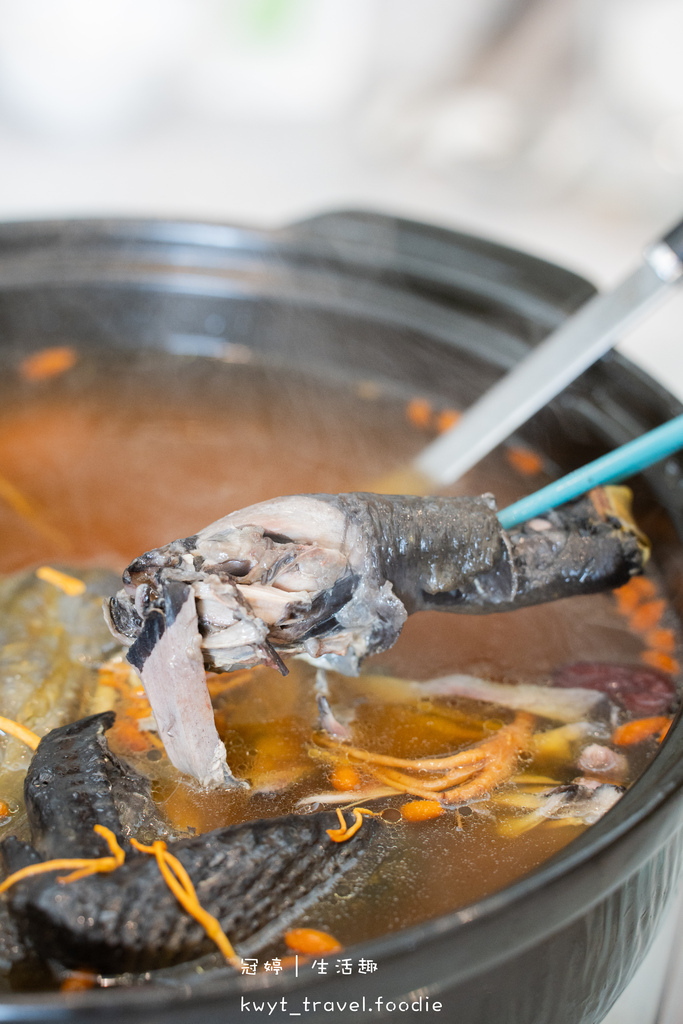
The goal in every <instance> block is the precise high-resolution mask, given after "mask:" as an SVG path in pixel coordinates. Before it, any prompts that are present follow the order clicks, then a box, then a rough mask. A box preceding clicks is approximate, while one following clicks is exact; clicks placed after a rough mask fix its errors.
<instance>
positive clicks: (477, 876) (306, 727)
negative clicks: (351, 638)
mask: <svg viewBox="0 0 683 1024" xmlns="http://www.w3.org/2000/svg"><path fill="white" fill-rule="evenodd" d="M245 360H246V361H245V362H238V363H226V362H223V361H220V360H211V359H206V358H191V357H181V356H172V355H164V354H162V353H158V352H155V353H153V354H152V353H141V354H140V353H127V354H126V355H125V357H122V356H116V355H113V354H111V353H107V352H102V351H100V350H85V349H84V350H82V351H80V352H78V353H75V357H74V359H73V361H72V365H69V366H68V367H67V368H66V369H65V370H64V371H63V372H62V371H60V372H58V373H55V374H48V375H47V376H43V377H40V376H38V377H37V378H36V377H35V375H34V376H33V377H31V375H30V374H27V373H26V372H25V370H22V367H21V366H14V367H12V368H10V370H8V372H6V373H5V374H4V383H3V385H2V392H3V393H2V403H1V405H0V538H1V542H0V572H1V573H3V574H11V573H18V572H21V571H30V570H32V569H33V568H35V567H36V566H37V565H50V566H55V565H56V566H58V567H59V568H64V569H66V570H67V571H68V570H69V569H71V570H73V571H75V572H76V573H77V572H78V571H79V570H84V569H86V568H93V567H97V568H102V569H108V570H112V571H115V572H117V573H120V572H121V570H122V568H123V566H125V565H126V564H128V563H129V562H130V561H131V559H132V558H133V557H135V556H136V555H138V554H140V553H141V552H143V551H145V550H148V549H150V548H153V547H156V546H158V545H159V544H162V543H165V542H166V541H169V540H171V539H173V538H176V537H183V536H187V535H190V534H193V533H194V532H196V530H197V529H198V528H200V527H202V526H204V525H206V524H207V523H209V522H211V521H213V520H215V519H218V518H219V517H221V516H222V515H225V514H226V513H227V512H228V511H231V510H233V509H237V508H240V507H243V506H246V505H250V504H253V503H255V502H258V501H262V500H264V499H266V498H270V497H273V496H275V495H279V494H296V493H307V492H308V493H311V492H313V493H315V492H332V493H333V492H342V491H350V490H358V489H372V486H373V481H376V480H377V479H379V478H380V477H382V476H383V475H384V474H386V473H387V472H388V471H391V470H392V469H395V468H398V467H400V466H402V465H404V464H405V463H407V462H408V461H409V460H410V459H411V458H412V457H413V456H414V455H415V454H416V453H417V452H418V451H419V450H420V449H421V448H422V447H423V446H424V445H425V444H426V443H427V442H428V441H429V440H430V439H431V438H432V437H434V436H435V435H436V434H437V433H438V432H439V430H442V429H445V427H446V426H448V425H450V423H452V422H453V421H454V418H455V417H456V415H457V413H456V411H454V410H451V409H448V408H444V407H443V405H442V404H440V403H439V402H438V401H437V400H436V399H435V398H434V396H430V395H414V394H409V393H403V392H401V391H399V390H398V389H396V388H393V387H392V388H389V387H385V386H384V385H382V383H381V382H376V381H367V380H354V379H352V377H350V376H348V377H345V376H343V375H341V374H339V375H337V376H326V377H325V378H322V377H319V376H316V375H313V374H309V373H305V372H303V371H298V370H297V371H294V370H291V369H287V368H284V367H276V366H273V365H260V364H258V363H257V362H255V361H249V360H248V359H246V356H245ZM553 472H554V467H553V466H552V465H548V464H546V463H545V462H544V460H543V458H542V457H540V456H539V455H538V454H536V453H534V452H529V451H526V450H524V449H522V448H519V447H515V446H512V447H507V448H501V449H499V450H498V451H497V452H495V453H494V454H492V455H491V456H489V457H488V458H487V459H486V460H484V462H483V463H481V464H480V465H479V466H478V467H477V468H476V470H475V471H473V472H471V473H470V474H468V475H467V477H466V478H464V479H463V480H461V481H460V482H459V483H458V485H457V488H453V489H452V490H451V493H453V494H455V493H460V494H478V493H481V492H482V491H491V492H493V493H494V494H495V496H496V500H497V502H498V505H499V507H504V506H505V505H506V504H508V503H509V502H511V501H513V500H515V499H516V498H518V497H521V496H522V495H523V494H524V493H527V492H528V491H529V490H530V489H536V488H538V487H540V486H542V485H543V484H544V483H545V482H547V481H548V480H549V479H550V478H551V477H552V475H553ZM629 586H630V585H629ZM649 586H650V588H651V589H650V590H649V591H647V590H646V591H644V592H643V594H642V595H641V596H638V594H636V593H635V592H634V595H631V592H630V591H628V590H627V588H625V590H626V592H625V593H624V594H622V595H616V596H615V595H613V594H610V593H607V594H600V595H594V596H590V597H580V598H572V599H569V600H562V601H558V602H555V603H553V604H550V605H545V606H538V607H533V608H526V609H520V610H519V611H515V612H511V613H505V614H498V615H489V616H471V615H460V616H459V615H453V614H444V613H431V612H430V613H420V614H417V615H415V616H412V617H411V618H409V620H408V622H407V624H406V626H405V628H404V630H403V633H402V635H401V637H400V640H399V641H398V643H397V644H396V645H395V646H394V647H393V648H392V649H391V650H389V651H387V652H385V653H384V654H382V655H378V656H376V657H374V658H371V659H369V660H368V661H367V662H366V663H365V665H364V668H363V672H362V673H361V676H360V677H359V678H357V679H347V678H344V677H343V676H340V675H337V674H335V673H328V683H329V687H330V690H329V692H330V702H331V705H332V706H333V707H334V709H335V711H336V712H338V713H339V714H340V716H341V717H342V718H345V720H347V721H348V723H349V727H350V728H351V730H352V733H353V744H354V746H355V747H358V748H363V749H365V750H369V751H372V752H374V753H376V754H380V755H390V756H393V757H398V758H426V757H431V758H434V757H441V756H444V755H447V754H449V753H451V752H452V751H454V750H458V749H461V748H463V747H466V746H467V745H468V744H472V743H476V742H479V741H481V740H485V739H486V738H488V737H491V736H494V735H495V733H496V732H497V731H498V730H499V729H500V728H502V727H504V726H505V725H506V724H507V723H509V722H510V721H511V720H512V718H513V712H512V711H511V710H510V709H508V708H506V707H502V706H498V705H496V704H491V703H484V702H479V701H474V700H471V699H466V698H458V697H441V698H436V697H432V698H429V697H423V698H420V697H419V696H416V695H415V692H414V690H412V689H410V686H409V683H410V682H420V681H427V680H430V679H434V678H435V677H441V676H446V675H451V674H454V673H461V674H466V675H471V676H477V677H481V678H485V679H492V680H497V681H500V682H506V683H537V684H546V683H548V681H549V680H550V679H551V677H552V676H553V673H555V672H556V671H557V670H558V669H560V668H561V667H563V666H568V665H572V664H573V663H577V662H580V663H586V662H595V663H600V664H607V663H616V664H620V665H639V664H640V665H647V666H649V667H651V668H653V669H654V670H655V671H656V672H659V673H660V675H662V674H663V675H664V676H665V677H666V678H669V677H672V676H673V675H675V673H676V671H677V662H676V660H675V656H676V650H677V647H678V643H679V638H678V636H677V634H676V633H675V626H674V623H673V620H671V621H670V620H669V618H668V615H669V613H668V612H667V610H666V608H665V607H664V606H663V604H662V603H661V602H660V603H659V604H658V603H657V602H658V601H660V598H659V595H658V593H657V582H656V579H654V578H653V580H652V582H651V583H649ZM104 589H106V587H105V588H104ZM655 605H656V607H654V606H655ZM645 606H648V607H650V608H651V611H650V612H649V613H648V612H646V613H642V609H643V607H645ZM652 609H654V610H652ZM637 613H640V619H638V618H637ZM655 613H656V614H655ZM17 614H19V613H18V612H17ZM648 615H649V618H648ZM650 619H652V621H650ZM112 654H113V655H114V656H115V658H116V656H117V655H119V650H118V649H117V650H113V649H112V645H111V644H109V646H108V647H107V645H104V644H103V646H102V652H101V659H100V660H99V662H98V660H97V659H92V665H91V667H90V668H89V669H88V672H87V673H86V674H87V679H86V680H85V682H84V684H83V686H84V693H85V697H84V700H83V702H82V705H81V713H92V712H94V711H96V710H98V711H99V710H103V709H105V708H107V707H113V708H114V709H115V710H116V711H117V713H118V719H117V724H116V726H115V727H114V728H113V729H112V730H111V732H110V734H109V740H110V743H111V746H112V749H114V750H115V751H116V752H117V753H118V754H119V755H120V756H121V757H123V758H124V759H125V760H127V761H128V762H130V763H132V764H133V765H135V767H137V768H138V770H140V771H141V772H143V773H145V774H147V775H148V776H149V777H151V778H152V780H153V786H154V795H155V799H156V800H157V801H158V803H159V804H160V806H161V809H162V810H163V812H164V813H165V814H166V815H167V817H168V819H169V821H170V823H171V827H172V828H173V829H175V830H177V833H178V834H187V833H188V830H189V831H191V832H195V831H196V832H203V831H207V830H210V829H214V828H217V827H219V826H224V825H228V824H231V823H236V822H239V821H246V820H251V819H256V818H264V817H275V816H277V815H281V814H285V813H290V812H292V811H295V812H298V813H306V812H307V811H310V810H311V809H312V808H313V809H315V808H316V807H319V806H322V805H323V804H324V802H325V799H327V798H329V797H334V794H335V791H336V792H337V793H340V792H341V793H343V792H344V786H343V785H336V787H335V776H334V772H335V768H336V767H338V762H335V760H334V758H331V757H330V756H326V755H325V753H324V750H323V749H322V748H321V747H320V746H319V745H316V743H315V733H316V730H317V729H318V724H317V723H318V716H317V709H316V700H315V681H316V669H315V668H314V667H313V666H312V665H310V664H307V663H306V662H304V661H302V660H299V659H294V660H292V661H291V662H290V665H289V668H290V674H289V676H288V677H287V678H282V677H281V676H280V675H279V674H278V673H277V672H275V671H274V670H270V669H263V668H260V669H255V670H252V671H249V672H238V673H235V674H234V675H232V676H231V675H224V676H218V675H210V677H209V683H210V691H211V694H212V697H213V703H214V710H215V714H216V722H217V725H218V729H219V734H220V735H221V738H222V739H223V740H224V742H225V743H226V747H227V752H228V762H229V764H230V765H231V767H232V768H233V770H234V771H235V773H236V774H237V775H238V776H241V777H244V778H246V779H249V780H250V781H251V783H252V789H251V790H248V791H247V790H228V789H225V790H213V791H210V792H208V793H206V792H200V791H199V790H198V789H197V787H196V785H195V784H194V783H193V782H192V781H191V780H189V779H188V778H187V777H183V776H181V775H180V774H179V773H178V772H176V771H175V769H173V767H172V766H171V765H170V764H169V763H168V761H167V760H166V758H165V756H164V754H163V750H162V749H160V745H159V743H158V740H155V735H154V732H153V729H152V728H151V727H149V722H148V721H147V719H146V717H145V716H146V713H147V712H146V704H145V701H144V695H143V694H141V693H140V692H139V691H138V689H136V686H135V680H134V678H133V677H131V676H130V675H129V674H128V670H127V668H126V667H125V666H124V665H123V664H122V662H121V661H120V658H119V660H118V661H117V660H114V661H110V660H109V659H111V657H112ZM657 659H659V660H657ZM102 663H106V664H104V666H103V664H102ZM577 685H578V684H577ZM0 687H1V688H2V692H3V693H5V694H6V695H8V700H9V698H10V697H11V688H12V678H11V673H10V672H9V671H8V670H6V671H5V672H4V678H3V677H2V676H0ZM632 717H634V716H632ZM635 717H638V716H635ZM614 725H615V723H614V722H609V721H601V722H598V723H596V726H595V737H594V738H595V739H596V741H598V742H600V743H603V744H604V743H607V744H608V745H611V748H612V749H615V751H616V752H617V753H619V755H620V757H622V760H623V765H622V768H621V769H620V773H617V774H618V777H613V776H609V773H608V775H607V776H605V779H606V780H607V781H613V782H615V783H617V784H619V785H628V784H630V783H631V782H633V780H634V779H635V778H636V777H637V776H638V775H639V774H640V772H642V770H643V768H644V767H645V765H646V764H647V762H648V761H649V760H650V759H651V757H652V756H653V755H654V753H655V752H656V750H657V743H658V738H659V735H660V733H658V732H652V733H651V734H650V735H649V736H648V737H645V738H644V739H643V741H642V742H639V743H631V744H624V745H622V746H618V745H617V746H616V747H615V744H614V743H613V742H612V740H611V739H610V737H611V736H612V730H613V728H614ZM145 726H147V728H145ZM32 727H34V726H33V725H32ZM537 728H538V729H539V730H540V731H546V732H548V733H550V732H551V730H553V729H557V728H558V723H557V722H555V723H553V722H550V721H545V722H542V723H541V724H540V725H539V726H538V727H537ZM38 731H40V729H38ZM578 753H579V747H578V746H577V744H575V743H574V745H572V744H571V743H569V744H566V743H565V745H564V746H562V744H561V743H559V742H558V745H557V749H555V748H554V747H552V744H551V745H550V746H548V747H547V749H545V748H543V746H542V745H541V746H539V748H538V749H536V751H535V753H532V754H530V755H529V756H528V757H527V758H526V759H524V760H523V761H522V762H521V763H520V765H519V767H518V770H517V772H516V775H515V778H516V780H517V783H518V789H517V791H516V792H517V797H515V798H514V799H513V798H509V799H508V802H507V803H506V802H505V798H504V796H503V797H501V795H500V794H496V793H495V792H494V793H493V794H492V795H491V797H490V799H485V800H477V801H473V802H472V804H471V805H467V806H465V807H460V808H458V809H454V810H448V811H446V812H444V813H440V814H438V815H436V816H435V817H433V818H431V819H428V820H423V821H419V820H418V821H416V820H410V817H409V814H405V813H403V814H402V812H401V808H404V807H405V805H406V804H407V803H410V802H411V801H413V799H414V797H413V796H411V795H410V794H408V793H406V792H400V791H396V792H395V793H394V794H393V795H391V794H390V795H384V796H382V797H381V798H379V799H377V800H376V801H373V802H371V803H370V804H369V806H370V807H372V809H373V810H374V811H376V812H377V813H382V814H383V815H384V817H385V824H386V827H385V828H384V829H383V830H382V836H381V838H380V840H379V842H378V850H377V851H374V852H373V854H372V860H373V865H376V866H372V865H368V868H370V867H372V870H364V869H363V868H362V867H361V868H359V869H355V878H354V876H348V877H346V878H344V880H343V881H342V882H341V883H340V884H339V886H338V887H337V889H336V891H335V892H334V893H333V894H331V895H328V896H326V897H325V898H324V899H323V900H321V901H320V902H319V903H318V904H316V905H315V906H314V907H312V908H310V909H308V910H306V911H305V913H304V914H303V915H302V917H301V922H300V923H301V924H302V925H308V926H310V927H314V928H316V929H324V930H326V931H329V932H331V933H332V934H333V935H334V936H335V938H336V939H338V941H339V942H340V943H341V944H342V945H343V946H348V945H351V944H353V943H355V942H359V941H362V940H366V939H370V938H374V937H376V936H380V935H383V934H386V933H387V932H392V931H395V930H397V929H400V928H404V927H406V926H408V925H411V924H415V923H417V922H420V921H423V920H425V919H428V918H431V917H435V916H437V915H439V914H442V913H445V912H447V911H451V910H454V909H457V908H461V907H463V906H466V905H468V904H471V903H473V902H474V901H476V900H478V899H479V898H481V897H483V896H485V895H486V894H488V893H491V892H494V891H495V890H497V889H500V888H501V887H502V886H504V885H506V884H508V883H509V882H511V881H512V880H514V879H515V878H517V877H519V876H520V875H522V874H524V873H526V872H528V871H530V870H531V869H533V868H534V867H536V866H537V865H539V864H540V863H541V862H542V861H544V860H545V859H547V858H548V857H550V856H551V855H552V854H553V853H555V852H556V851H557V850H559V849H560V848H561V847H562V846H564V845H565V844H566V843H568V842H569V841H571V840H572V839H573V838H574V837H575V836H576V835H578V834H579V833H580V832H581V831H582V830H583V828H585V825H584V824H582V823H581V822H580V821H578V820H576V819H572V818H571V817H568V818H566V819H560V820H544V821H541V822H537V823H536V824H535V825H534V827H528V828H526V827H524V826H520V825H519V822H520V821H521V820H522V819H523V818H524V816H525V815H529V813H530V812H531V810H532V809H533V807H534V806H535V805H536V804H537V802H538V797H539V794H540V793H541V792H543V791H544V790H546V789H548V788H549V787H551V786H553V785H554V786H558V785H562V784H567V783H570V782H571V781H572V780H573V779H574V778H575V777H576V776H577V775H580V774H581V772H580V770H579V769H578V768H577V765H576V758H577V756H578ZM6 756H7V752H6ZM18 767H21V766H18ZM352 768H353V771H354V772H355V775H356V781H357V784H358V786H359V787H360V790H361V791H362V788H363V786H366V787H367V786H370V785H372V784H373V775H372V771H371V770H365V769H364V768H363V767H362V766H361V765H359V764H354V765H353V766H352ZM347 781H348V778H347ZM352 781H353V778H352ZM354 784H355V783H354ZM351 788H352V787H351ZM509 789H510V787H508V789H506V791H505V792H508V791H509ZM17 794H18V790H17ZM1 797H3V794H2V793H0V798H1ZM525 797H526V800H525ZM515 800H516V802H515ZM19 802H20V798H19V796H18V795H17V796H16V799H15V807H14V810H13V812H12V814H11V817H10V818H9V819H8V820H6V821H5V823H4V824H2V825H0V837H4V836H5V835H9V834H18V835H20V836H21V835H22V829H24V831H25V827H24V826H23V825H22V820H23V819H22V816H21V808H20V806H19ZM353 803H354V801H353V798H351V799H350V800H349V804H351V805H353ZM333 806H334V805H333ZM342 806H346V805H345V804H342ZM516 822H517V823H518V824H515V823H516ZM271 951H272V952H273V954H274V955H275V954H280V955H284V952H285V947H284V945H283V942H282V940H281V939H279V940H278V941H277V942H276V943H275V944H274V945H273V946H272V950H271Z"/></svg>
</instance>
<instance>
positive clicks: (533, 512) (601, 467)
mask: <svg viewBox="0 0 683 1024" xmlns="http://www.w3.org/2000/svg"><path fill="white" fill-rule="evenodd" d="M679 448H683V415H681V416H676V417H674V419H672V420H669V422H668V423H663V424H662V426H661V427H655V429H654V430H650V431H648V433H647V434H643V436H642V437H637V438H636V439H635V441H629V442H628V444H622V446H621V447H620V448H615V450H614V451H613V452H608V453H607V455H603V456H602V458H600V459H596V460H595V462H589V463H588V465H586V466H581V468H580V469H575V470H574V472H573V473H568V474H567V476H563V477H562V478H561V479H560V480H555V481H554V483H552V484H548V486H547V487H543V488H541V490H540V491H536V493H535V494H530V495H529V496H528V497H526V498H521V499H520V500H519V501H516V502H515V503H514V505H508V507H507V508H504V509H503V511H502V512H499V513H498V520H499V522H500V524H501V526H502V527H503V529H505V530H509V529H510V527H512V526H517V525H518V524H519V523H523V522H524V521H525V520H527V519H533V517H534V516H538V515H541V514H542V513H543V512H548V511H549V510H550V509H551V508H556V507H557V506H558V505H564V503H565V502H566V501H571V500H572V499H573V498H578V497H579V495H580V494H585V492H586V491H590V489H591V488H592V487H599V486H600V485H601V484H613V483H616V482H617V481H618V480H623V479H624V478H625V477H628V476H633V474H634V473H639V472H640V470H641V469H647V467H648V466H651V465H653V463H655V462H659V461H660V459H665V458H666V457H667V455H671V454H672V453H673V452H676V451H678V450H679Z"/></svg>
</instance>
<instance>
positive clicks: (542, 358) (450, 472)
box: [413, 221, 683, 488]
mask: <svg viewBox="0 0 683 1024" xmlns="http://www.w3.org/2000/svg"><path fill="white" fill-rule="evenodd" d="M682 276H683V221H681V222H680V223H679V224H677V225H676V227H675V228H673V229H672V230H671V231H669V233H668V234H667V235H665V236H664V238H663V239H662V240H661V241H659V242H655V243H654V244H653V245H650V246H648V248H647V249H646V250H645V252H644V254H643V263H642V264H641V265H640V266H639V267H638V268H637V269H636V270H634V271H633V273H632V274H630V275H629V277H627V278H626V279H625V280H624V281H622V282H621V284H619V285H618V286H617V287H616V288H614V289H613V290H612V291H610V292H606V293H603V294H601V295H596V296H595V297H594V298H592V299H589V300H588V302H586V303H585V304H584V305H583V306H582V307H581V308H580V309H579V311H578V312H577V313H575V314H574V315H573V316H571V317H570V318H569V319H568V320H567V321H566V322H565V323H564V324H562V326H561V327H559V328H558V329H557V330H556V331H553V333H552V334H551V335H550V336H549V337H548V338H546V339H545V341H543V342H541V344H540V345H538V346H537V347H536V348H535V349H534V350H533V351H532V352H531V353H530V354H529V355H528V356H526V358H524V359H523V360H522V361H521V362H520V363H519V364H518V365H517V366H516V367H515V368H514V369H513V370H511V371H510V373H508V374H507V375H506V376H505V377H503V379H502V380H500V381H499V382H498V383H497V384H495V385H494V386H493V387H492V388H490V389H489V390H488V391H487V392H486V394H485V395H484V396H483V397H482V398H480V399H479V401H478V402H475V404H474V405H473V406H472V407H471V408H470V409H468V410H467V412H466V413H465V415H464V416H463V417H462V419H461V420H460V421H459V423H457V424H456V425H455V426H454V427H452V428H451V429H450V430H448V431H446V433H444V434H442V435H441V436H440V437H439V438H437V439H436V441H434V442H432V444H430V445H429V446H428V447H427V448H425V449H424V451H423V452H421V454H420V455H419V456H418V458H417V459H416V460H415V462H414V463H413V470H414V471H415V472H416V473H417V474H418V476H419V477H421V478H424V479H426V481H428V482H429V483H430V484H431V486H432V487H434V488H437V487H445V486H447V485H448V484H452V483H454V482H455V481H456V480H458V479H459V477H461V476H462V475H463V473H465V472H467V470H468V469H471V467H472V466H474V465H476V463H477V462H479V460H480V459H482V458H483V457H484V456H485V455H487V454H488V453H489V452H490V451H491V450H492V449H493V448H495V447H496V445H497V444H499V443H500V442H501V441H504V440H505V438H507V437H509V435H510V434H511V433H512V432H513V431H514V430H516V429H517V427H519V426H521V424H522V423H525V422H526V421H527V420H528V419H529V418H530V417H531V416H532V415H533V414H534V413H535V412H537V411H538V410H539V409H541V408H542V407H543V406H544V405H546V403H547V402H549V401H550V400H551V399H552V398H554V397H555V395H557V394H558V393H559V392H560V391H562V390H563V388H565V387H567V385H568V384H570V383H571V382H572V381H573V380H574V379H575V378H576V377H578V376H579V374H580V373H583V371H584V370H586V369H588V367H589V366H591V365H592V364H593V363H594V362H595V361H596V360H597V359H599V358H600V357H601V356H603V355H604V354H605V353H606V352H608V351H609V350H610V349H611V348H612V346H613V345H615V344H616V342H617V341H618V340H619V338H620V335H621V333H622V332H624V331H627V330H630V329H631V328H633V327H634V326H635V324H636V323H637V322H638V321H639V320H641V319H642V318H643V317H644V316H645V315H646V314H647V313H648V312H650V310H651V309H652V308H653V307H654V306H655V304H656V303H657V302H659V301H660V300H661V299H662V298H663V297H664V296H666V295H667V294H670V293H671V292H672V291H673V288H672V286H673V285H674V284H676V283H677V282H679V281H680V280H681V277H682Z"/></svg>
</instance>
